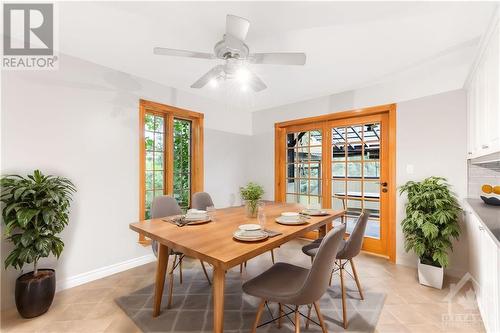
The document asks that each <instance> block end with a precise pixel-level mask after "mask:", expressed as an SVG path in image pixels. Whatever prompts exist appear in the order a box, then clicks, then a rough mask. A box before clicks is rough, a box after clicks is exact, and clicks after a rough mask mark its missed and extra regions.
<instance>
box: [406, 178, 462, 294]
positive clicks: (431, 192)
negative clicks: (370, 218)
mask: <svg viewBox="0 0 500 333" xmlns="http://www.w3.org/2000/svg"><path fill="white" fill-rule="evenodd" d="M403 193H406V194H407V195H408V202H407V203H406V207H405V208H406V217H405V218H404V220H403V221H402V222H401V225H402V227H403V234H404V238H405V250H406V251H407V252H408V251H410V250H413V251H414V252H415V253H416V255H417V256H418V257H419V263H418V272H419V281H420V283H422V284H425V285H428V286H431V287H435V288H442V284H443V275H444V271H443V268H445V267H447V266H448V263H449V258H448V253H449V251H451V250H453V246H452V240H453V238H454V239H458V237H459V235H460V226H459V223H458V217H459V214H460V212H461V208H460V205H459V204H458V202H457V199H456V197H455V196H454V195H453V193H452V192H451V191H450V185H449V184H448V183H447V182H446V179H445V178H442V177H429V178H426V179H424V180H422V181H420V182H414V181H409V182H407V183H406V184H405V185H403V186H402V187H401V188H400V194H403Z"/></svg>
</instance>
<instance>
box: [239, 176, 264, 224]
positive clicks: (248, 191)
mask: <svg viewBox="0 0 500 333" xmlns="http://www.w3.org/2000/svg"><path fill="white" fill-rule="evenodd" d="M240 195H241V198H242V199H243V200H244V201H245V206H246V210H247V216H248V217H252V218H253V217H257V210H258V205H259V200H260V199H262V196H263V195H264V189H263V188H262V186H260V185H259V184H256V183H253V182H250V183H248V184H247V185H246V186H245V187H240Z"/></svg>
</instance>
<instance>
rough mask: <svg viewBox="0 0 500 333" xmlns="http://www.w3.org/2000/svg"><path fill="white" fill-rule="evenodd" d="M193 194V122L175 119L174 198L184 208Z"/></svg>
mask: <svg viewBox="0 0 500 333" xmlns="http://www.w3.org/2000/svg"><path fill="white" fill-rule="evenodd" d="M190 196H191V122H190V121H188V120H183V119H174V198H175V199H177V202H178V203H179V205H180V206H181V208H183V209H187V208H188V207H189V205H190V202H189V200H190Z"/></svg>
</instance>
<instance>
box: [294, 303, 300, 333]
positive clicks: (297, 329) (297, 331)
mask: <svg viewBox="0 0 500 333" xmlns="http://www.w3.org/2000/svg"><path fill="white" fill-rule="evenodd" d="M295 333H300V312H299V307H298V306H297V307H295Z"/></svg>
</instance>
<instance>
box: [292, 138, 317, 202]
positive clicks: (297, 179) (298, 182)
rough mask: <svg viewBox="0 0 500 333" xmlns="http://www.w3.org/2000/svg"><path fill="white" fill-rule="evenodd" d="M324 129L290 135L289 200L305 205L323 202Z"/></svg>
mask: <svg viewBox="0 0 500 333" xmlns="http://www.w3.org/2000/svg"><path fill="white" fill-rule="evenodd" d="M322 152H323V150H322V132H321V131H320V130H311V131H303V132H295V133H288V134H287V166H286V168H287V170H286V175H287V179H286V184H287V187H286V191H287V195H286V201H287V202H296V203H301V204H303V205H305V206H309V205H313V204H318V203H320V202H321V163H322V157H323V156H322Z"/></svg>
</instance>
